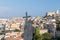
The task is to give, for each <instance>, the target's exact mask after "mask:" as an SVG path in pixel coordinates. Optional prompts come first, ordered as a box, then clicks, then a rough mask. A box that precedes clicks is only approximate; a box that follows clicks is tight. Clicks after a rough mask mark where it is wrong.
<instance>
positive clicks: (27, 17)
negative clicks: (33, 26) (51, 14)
mask: <svg viewBox="0 0 60 40" xmlns="http://www.w3.org/2000/svg"><path fill="white" fill-rule="evenodd" d="M25 15H26V16H25V17H23V18H26V21H27V20H28V18H29V17H31V16H28V14H27V12H26V14H25Z"/></svg>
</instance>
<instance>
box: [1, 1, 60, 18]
mask: <svg viewBox="0 0 60 40" xmlns="http://www.w3.org/2000/svg"><path fill="white" fill-rule="evenodd" d="M57 9H58V10H60V0H0V17H7V18H8V17H23V16H25V12H26V11H27V12H28V14H29V15H31V16H44V15H45V14H46V12H49V11H55V10H57Z"/></svg>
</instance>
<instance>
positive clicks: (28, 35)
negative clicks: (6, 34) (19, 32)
mask: <svg viewBox="0 0 60 40" xmlns="http://www.w3.org/2000/svg"><path fill="white" fill-rule="evenodd" d="M28 17H30V16H27V12H26V17H24V18H26V20H25V27H24V40H32V36H33V27H32V23H31V20H28Z"/></svg>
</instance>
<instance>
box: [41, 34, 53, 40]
mask: <svg viewBox="0 0 60 40" xmlns="http://www.w3.org/2000/svg"><path fill="white" fill-rule="evenodd" d="M42 36H43V40H51V39H52V35H51V34H50V33H44V34H43V35H42Z"/></svg>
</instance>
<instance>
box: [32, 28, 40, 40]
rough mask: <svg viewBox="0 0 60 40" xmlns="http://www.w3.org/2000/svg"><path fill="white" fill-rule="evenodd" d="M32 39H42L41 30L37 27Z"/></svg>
mask: <svg viewBox="0 0 60 40" xmlns="http://www.w3.org/2000/svg"><path fill="white" fill-rule="evenodd" d="M32 40H40V30H39V29H37V28H36V29H35V33H34V34H33V39H32Z"/></svg>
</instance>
